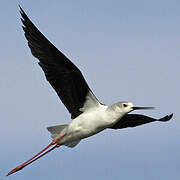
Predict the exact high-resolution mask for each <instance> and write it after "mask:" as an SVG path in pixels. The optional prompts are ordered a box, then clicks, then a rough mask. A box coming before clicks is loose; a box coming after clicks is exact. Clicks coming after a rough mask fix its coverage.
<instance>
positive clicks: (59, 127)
mask: <svg viewBox="0 0 180 180" xmlns="http://www.w3.org/2000/svg"><path fill="white" fill-rule="evenodd" d="M67 127H68V124H63V125H57V126H50V127H47V130H48V131H49V132H50V133H51V137H52V138H53V139H55V138H56V137H57V136H59V135H60V134H61V133H62V132H63V130H64V131H65V130H66V128H67ZM79 142H80V140H78V141H72V142H69V143H66V144H64V145H65V146H67V147H71V148H73V147H74V146H76V145H77V144H78V143H79Z"/></svg>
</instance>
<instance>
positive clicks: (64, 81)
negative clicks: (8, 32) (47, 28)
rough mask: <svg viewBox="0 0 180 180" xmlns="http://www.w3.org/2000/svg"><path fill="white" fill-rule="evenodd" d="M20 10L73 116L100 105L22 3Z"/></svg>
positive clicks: (35, 50)
mask: <svg viewBox="0 0 180 180" xmlns="http://www.w3.org/2000/svg"><path fill="white" fill-rule="evenodd" d="M20 13H21V16H22V18H21V20H22V23H23V25H24V26H23V30H24V32H25V37H26V39H27V41H28V46H29V47H30V49H31V52H32V54H33V55H34V56H35V57H36V58H38V59H39V61H40V62H39V65H40V66H41V68H42V69H43V71H44V73H45V76H46V79H47V80H48V81H49V83H50V84H51V86H52V87H53V88H54V89H55V91H56V93H57V94H58V96H59V98H60V99H61V100H62V102H63V104H64V105H65V106H66V108H67V109H68V111H69V112H70V113H71V117H72V119H74V118H76V117H77V116H78V115H80V114H81V113H82V111H85V110H86V109H88V108H91V107H92V106H96V105H98V104H99V102H98V100H97V98H96V97H95V96H94V94H93V93H92V92H91V90H90V88H89V86H88V84H87V83H86V81H85V79H84V77H83V75H82V73H81V72H80V70H79V69H78V68H77V67H76V66H75V65H74V64H73V63H72V62H71V61H70V60H69V59H68V58H67V57H66V56H65V55H64V54H62V53H61V52H60V51H59V50H58V49H57V48H56V47H55V46H54V45H53V44H52V43H51V42H50V41H49V40H48V39H47V38H46V37H45V36H44V35H43V34H42V33H41V32H40V31H39V30H38V29H37V28H36V26H35V25H34V24H33V23H32V22H31V20H30V19H29V18H28V17H27V15H26V14H25V12H24V11H23V9H22V8H21V7H20ZM87 99H88V102H87ZM84 105H85V107H84Z"/></svg>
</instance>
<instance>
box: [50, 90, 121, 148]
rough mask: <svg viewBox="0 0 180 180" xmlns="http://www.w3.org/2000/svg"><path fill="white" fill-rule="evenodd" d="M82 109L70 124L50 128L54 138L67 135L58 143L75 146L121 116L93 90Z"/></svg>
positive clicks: (110, 124)
mask: <svg viewBox="0 0 180 180" xmlns="http://www.w3.org/2000/svg"><path fill="white" fill-rule="evenodd" d="M80 110H81V111H82V112H83V113H82V114H81V115H79V116H78V117H76V118H75V119H73V120H72V122H71V123H70V124H69V125H59V129H58V126H56V127H49V128H48V130H49V131H50V132H51V133H52V136H51V137H53V138H56V137H58V136H63V135H65V136H64V137H63V138H62V139H60V140H59V142H58V144H60V145H67V146H69V147H74V146H75V145H76V144H78V143H79V141H80V140H81V139H84V138H87V137H89V136H92V135H94V134H97V133H99V132H100V131H102V130H104V129H106V128H108V127H110V126H112V125H113V124H114V123H116V122H117V120H118V119H119V117H120V116H121V115H120V113H117V112H116V111H114V110H113V109H112V108H110V107H108V106H106V105H102V104H100V103H99V102H98V100H97V99H96V98H95V96H94V95H93V94H92V93H91V92H90V93H89V94H88V96H87V97H86V102H85V104H84V106H83V108H81V109H80ZM62 127H63V128H62ZM53 131H54V132H53Z"/></svg>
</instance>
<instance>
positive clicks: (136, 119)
mask: <svg viewBox="0 0 180 180" xmlns="http://www.w3.org/2000/svg"><path fill="white" fill-rule="evenodd" d="M172 116H173V114H171V115H167V116H165V117H163V118H160V119H155V118H152V117H148V116H145V115H141V114H126V115H124V116H123V117H122V118H121V119H119V121H118V122H117V123H116V124H114V125H113V126H112V127H110V128H111V129H122V128H127V127H135V126H140V125H142V124H147V123H150V122H154V121H162V122H165V121H169V120H170V119H171V118H172Z"/></svg>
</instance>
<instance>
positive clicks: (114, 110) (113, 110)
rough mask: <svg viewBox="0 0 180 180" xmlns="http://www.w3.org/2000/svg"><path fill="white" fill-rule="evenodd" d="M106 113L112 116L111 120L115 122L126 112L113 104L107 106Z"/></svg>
mask: <svg viewBox="0 0 180 180" xmlns="http://www.w3.org/2000/svg"><path fill="white" fill-rule="evenodd" d="M107 113H108V114H109V116H110V117H111V118H112V121H113V122H114V123H116V122H117V121H118V120H119V119H121V118H122V117H123V116H124V115H125V114H126V112H124V111H122V110H121V109H120V108H119V106H118V105H117V104H113V105H111V106H109V107H108V108H107Z"/></svg>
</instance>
